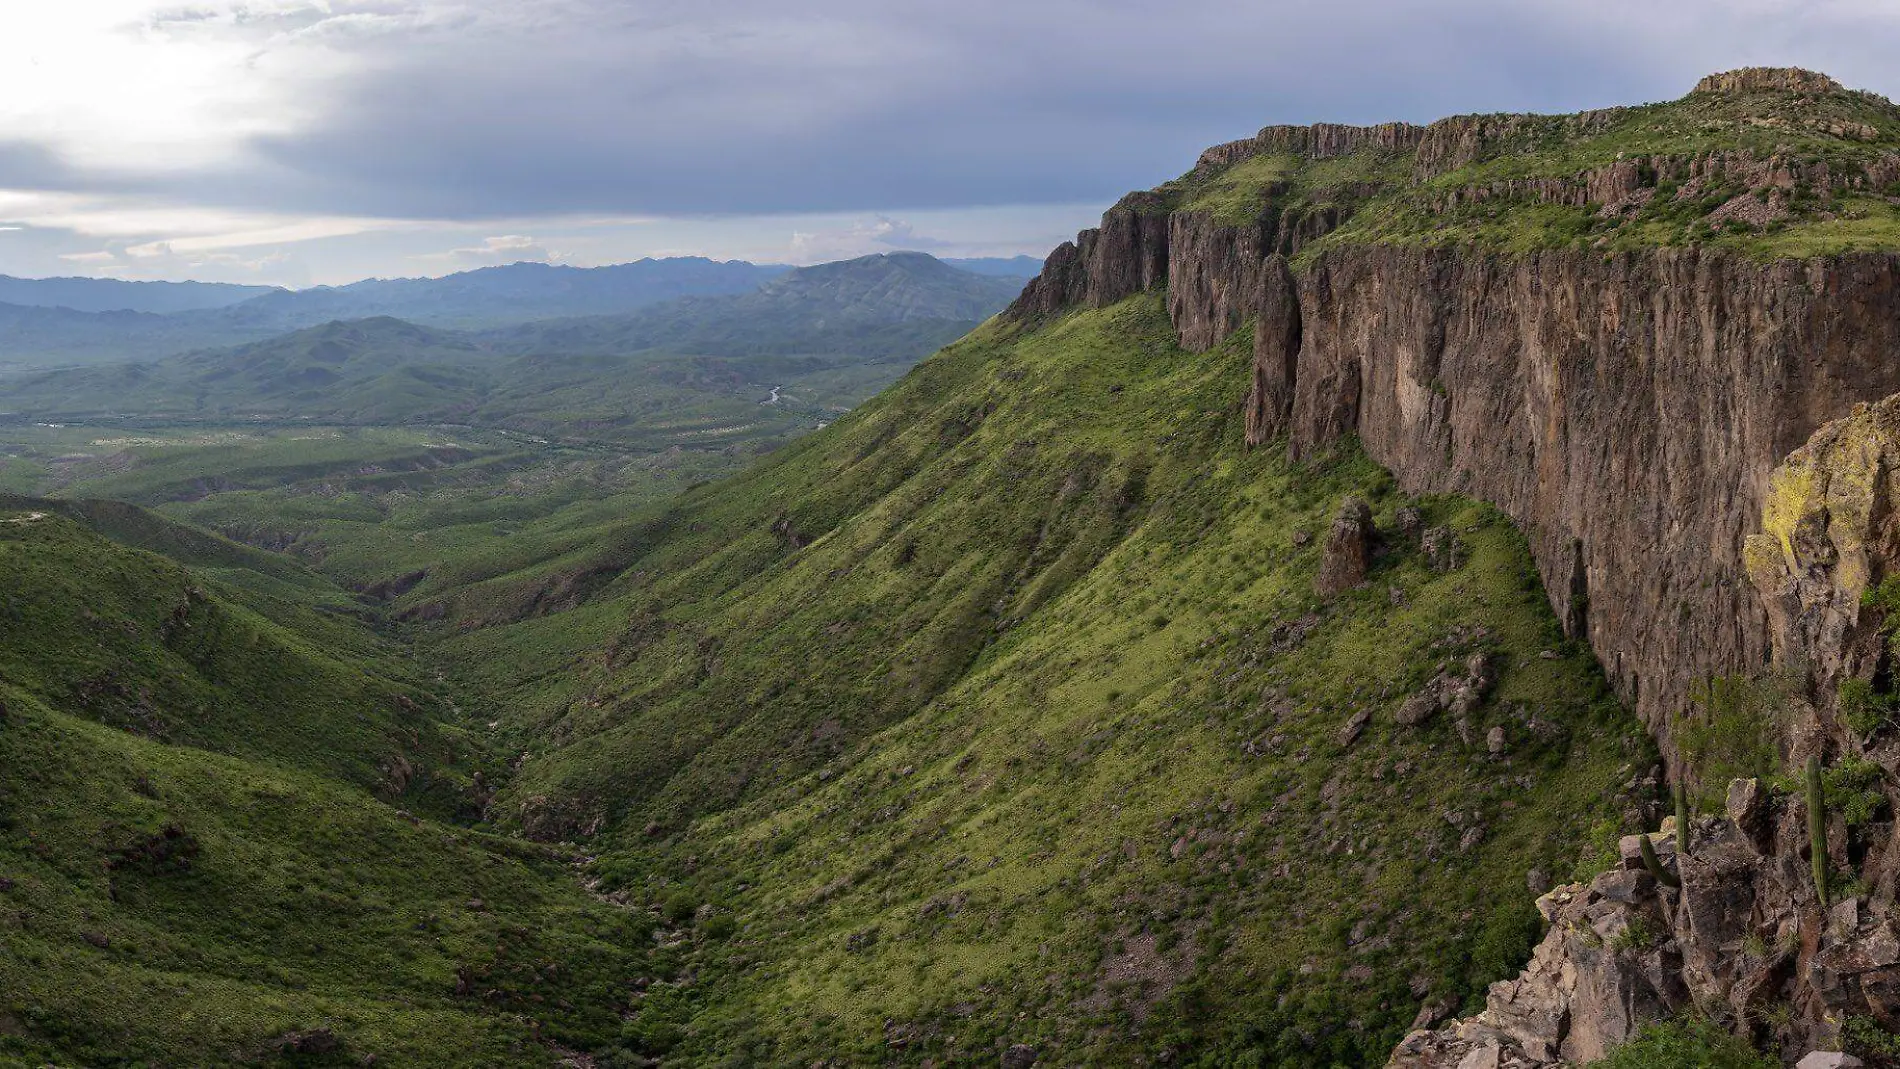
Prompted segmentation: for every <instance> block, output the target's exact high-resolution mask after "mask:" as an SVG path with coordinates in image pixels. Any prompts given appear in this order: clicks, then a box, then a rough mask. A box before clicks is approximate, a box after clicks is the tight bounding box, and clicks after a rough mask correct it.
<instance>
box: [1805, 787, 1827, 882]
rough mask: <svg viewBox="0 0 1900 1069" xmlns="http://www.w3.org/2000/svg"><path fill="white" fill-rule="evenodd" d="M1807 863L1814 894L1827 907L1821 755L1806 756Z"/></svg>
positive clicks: (1824, 810) (1825, 804)
mask: <svg viewBox="0 0 1900 1069" xmlns="http://www.w3.org/2000/svg"><path fill="white" fill-rule="evenodd" d="M1808 863H1809V864H1810V865H1812V866H1813V867H1814V896H1815V897H1816V898H1818V899H1820V901H1821V908H1823V909H1826V908H1827V799H1826V798H1825V797H1824V796H1823V794H1822V791H1821V757H1820V755H1819V754H1816V755H1814V756H1812V757H1810V758H1808Z"/></svg>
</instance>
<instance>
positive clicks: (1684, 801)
mask: <svg viewBox="0 0 1900 1069" xmlns="http://www.w3.org/2000/svg"><path fill="white" fill-rule="evenodd" d="M1676 856H1677V857H1678V858H1684V857H1688V856H1689V786H1688V784H1686V783H1684V782H1683V781H1682V780H1680V779H1678V780H1677V781H1676Z"/></svg>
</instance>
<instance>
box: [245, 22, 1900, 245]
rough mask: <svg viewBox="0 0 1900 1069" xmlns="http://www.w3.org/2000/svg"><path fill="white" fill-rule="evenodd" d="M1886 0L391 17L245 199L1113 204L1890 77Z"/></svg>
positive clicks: (830, 205)
mask: <svg viewBox="0 0 1900 1069" xmlns="http://www.w3.org/2000/svg"><path fill="white" fill-rule="evenodd" d="M1878 6H1879V5H1846V4H1838V5H1828V4H1822V5H1818V6H1817V5H1813V4H1807V5H1801V6H1799V7H1796V6H1794V5H1782V4H1754V5H1750V4H1746V3H1743V4H1734V3H1726V4H1700V5H1699V4H1688V5H1668V6H1665V5H1657V4H1650V5H1642V6H1638V5H1618V4H1609V5H1598V6H1595V7H1583V6H1578V5H1568V4H1566V5H1549V6H1545V7H1541V8H1540V7H1537V6H1533V5H1525V4H1519V3H1511V4H1506V3H1489V2H1469V0H1465V2H1457V3H1439V4H1424V3H1402V2H1371V0H1346V2H1340V3H1333V4H1315V3H1283V2H1271V3H1243V2H1233V0H1229V2H1219V3H1214V2H1206V0H1176V2H1173V3H1163V2H1154V3H1140V4H1136V3H1127V2H1081V0H1049V2H1033V0H1031V2H1025V0H963V2H960V3H957V4H954V5H951V4H934V3H933V4H893V3H868V2H858V0H807V2H806V3H803V4H798V5H786V4H782V3H767V2H761V0H736V2H698V3H631V4H630V3H617V2H608V0H553V2H542V3H534V4H495V5H483V6H480V7H469V6H463V5H446V4H444V5H441V6H437V7H435V8H434V9H433V10H431V5H430V4H429V3H420V4H419V5H409V6H405V5H402V4H394V3H385V4H381V5H378V7H379V9H380V10H381V12H382V14H381V15H379V16H378V17H377V18H375V19H364V20H358V21H355V22H352V21H349V20H346V19H343V18H338V19H332V20H328V21H325V22H319V23H318V24H316V25H314V26H312V27H310V28H309V29H307V30H305V31H304V32H306V33H311V34H316V33H323V34H328V35H331V36H332V37H333V38H334V39H336V40H341V41H344V42H345V44H344V45H343V47H346V48H348V49H350V50H352V51H353V53H354V54H356V55H357V56H359V57H360V58H361V59H362V60H363V63H364V66H363V68H362V69H361V70H359V71H358V72H357V73H356V74H354V75H353V76H351V77H350V78H348V79H345V80H343V81H342V82H341V83H340V84H337V85H333V86H330V87H328V89H327V90H326V91H327V92H328V93H329V94H331V96H330V98H329V99H328V100H326V101H325V103H324V106H323V107H322V108H321V109H319V112H318V116H317V120H316V122H315V124H314V125H313V126H310V127H307V128H305V129H302V130H300V131H298V132H296V133H294V134H288V135H282V136H278V137H275V138H272V139H270V140H269V141H266V142H259V143H258V144H257V146H256V147H257V148H258V149H260V151H261V153H262V155H263V157H264V158H265V159H267V160H268V161H270V163H271V164H273V165H274V167H273V168H272V169H271V170H270V171H268V172H265V173H264V174H262V175H247V176H245V177H244V180H243V181H241V182H233V183H232V184H231V185H230V186H229V187H228V188H227V189H226V192H227V193H228V195H229V196H231V197H234V198H243V199H247V200H251V201H271V200H278V201H294V205H293V204H288V203H277V204H272V205H271V206H273V207H292V206H294V207H295V208H297V209H300V210H322V211H333V212H352V213H370V214H386V215H397V216H418V215H421V216H431V217H437V218H440V217H444V216H453V217H482V216H494V215H522V214H532V213H545V212H621V213H656V214H682V213H684V214H691V213H751V212H768V211H820V210H834V209H852V210H874V209H882V208H894V207H907V208H918V207H931V206H949V205H985V204H1003V203H1053V202H1074V201H1084V200H1101V199H1105V198H1109V197H1112V196H1114V195H1115V194H1116V193H1118V192H1120V191H1122V190H1125V189H1129V188H1134V187H1138V186H1146V185H1151V184H1153V183H1154V182H1155V181H1157V180H1159V179H1161V178H1165V177H1167V176H1169V175H1171V174H1173V173H1176V172H1178V171H1180V170H1183V169H1185V168H1186V166H1187V165H1188V164H1190V163H1191V162H1192V160H1193V158H1194V155H1195V153H1196V152H1197V151H1198V150H1199V149H1200V148H1202V147H1204V146H1205V145H1207V144H1210V143H1213V142H1216V141H1220V140H1225V139H1230V138H1234V137H1240V136H1244V135H1246V134H1248V133H1250V132H1252V131H1253V130H1254V129H1255V128H1257V127H1258V126H1260V125H1263V124H1265V123H1269V122H1308V121H1314V120H1339V121H1361V122H1364V121H1378V120H1384V119H1394V118H1397V119H1409V120H1414V121H1424V120H1429V119H1432V118H1435V117H1437V116H1439V115H1443V114H1447V113H1454V112H1459V111H1469V110H1487V111H1488V110H1501V109H1506V108H1508V109H1512V110H1520V109H1539V110H1559V109H1561V110H1569V109H1574V108H1578V107H1585V106H1597V105H1605V104H1612V103H1621V102H1628V101H1632V100H1641V99H1656V98H1661V97H1671V96H1676V95H1679V94H1680V93H1682V92H1683V91H1685V90H1686V89H1687V88H1688V85H1689V84H1690V83H1691V82H1692V81H1693V79H1694V78H1695V77H1696V76H1697V75H1699V74H1701V73H1705V68H1706V69H1713V68H1715V67H1721V66H1732V65H1737V64H1740V63H1743V62H1756V61H1760V62H1803V63H1808V64H1812V65H1822V66H1825V65H1828V64H1829V63H1830V62H1832V63H1833V65H1834V66H1835V67H1836V68H1847V69H1836V70H1835V71H1834V73H1837V74H1838V75H1840V76H1842V77H1844V78H1847V79H1848V80H1850V81H1853V80H1854V79H1853V78H1852V76H1853V75H1854V74H1856V73H1860V74H1863V75H1866V74H1874V73H1877V72H1878V73H1881V74H1883V75H1884V60H1883V59H1881V58H1880V57H1881V55H1882V54H1883V53H1885V52H1888V51H1889V50H1890V49H1891V48H1892V46H1893V45H1895V44H1896V43H1900V40H1896V35H1895V33H1894V32H1893V31H1894V25H1895V23H1894V19H1893V18H1892V17H1891V16H1885V17H1882V16H1880V15H1878V13H1877V10H1876V9H1877V8H1878ZM405 12H407V13H408V14H410V15H414V16H417V17H413V18H408V19H407V20H406V21H405V19H404V18H403V17H402V16H404V14H405ZM1870 12H1873V13H1872V14H1870ZM423 15H427V16H428V17H421V16H423ZM1849 22H1852V23H1853V27H1854V29H1853V32H1852V33H1846V32H1841V25H1842V24H1845V23H1849ZM1830 26H1833V27H1834V31H1833V32H1832V33H1830V32H1829V27H1830ZM1862 84H1865V83H1864V80H1863V82H1862ZM1875 88H1879V87H1878V86H1875Z"/></svg>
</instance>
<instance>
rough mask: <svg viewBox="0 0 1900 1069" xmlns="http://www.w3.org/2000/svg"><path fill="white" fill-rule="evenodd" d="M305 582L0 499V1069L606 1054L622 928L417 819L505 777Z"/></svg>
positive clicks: (106, 516)
mask: <svg viewBox="0 0 1900 1069" xmlns="http://www.w3.org/2000/svg"><path fill="white" fill-rule="evenodd" d="M102 531H103V532H110V533H112V534H113V535H115V536H116V537H117V538H120V539H124V540H125V541H123V542H122V541H114V540H112V539H109V538H107V537H106V536H105V535H104V534H102V533H101V532H102ZM127 543H136V544H138V545H143V546H150V547H152V548H163V549H166V550H168V551H170V552H172V553H174V554H176V555H177V556H178V557H180V558H184V559H188V560H191V561H192V562H193V563H194V564H196V565H199V566H201V568H202V570H194V569H188V568H186V567H184V566H182V565H180V564H179V563H177V561H175V560H171V559H167V558H165V557H160V556H158V555H156V554H155V553H152V552H148V551H146V550H144V549H137V548H133V547H132V545H130V544H127ZM210 573H216V574H217V575H218V576H220V577H221V578H222V579H223V580H225V581H220V579H214V578H212V577H211V574H210ZM324 585H325V584H324V583H323V581H322V580H321V579H319V578H318V577H316V576H314V575H311V574H309V573H307V572H304V571H303V570H302V569H299V568H298V567H297V566H295V565H294V564H291V563H289V562H287V561H285V560H283V559H281V558H274V557H270V556H268V555H266V554H262V553H259V552H257V551H255V550H251V549H247V548H245V547H241V546H237V545H234V544H231V543H226V542H223V541H222V540H219V539H216V538H213V537H210V536H206V535H203V534H200V533H198V532H193V531H190V530H188V529H184V528H179V527H177V526H175V525H172V524H168V523H166V522H165V521H162V520H159V519H157V518H156V517H152V516H150V515H149V514H144V513H139V512H138V511H137V510H134V509H130V508H127V507H126V506H122V505H114V504H111V503H92V502H85V503H69V502H43V501H37V500H32V499H19V498H11V499H0V591H4V593H0V1064H34V1065H38V1064H46V1063H53V1064H62V1065H74V1064H83V1065H150V1066H177V1065H213V1064H220V1065H222V1064H249V1063H274V1062H278V1061H280V1060H282V1057H283V1052H282V1051H280V1049H279V1046H280V1043H281V1042H282V1041H285V1037H286V1036H292V1035H293V1034H294V1033H299V1032H308V1031H310V1030H313V1029H326V1030H328V1031H329V1032H330V1033H332V1034H333V1035H334V1036H336V1037H339V1038H340V1040H341V1044H342V1047H341V1049H340V1050H339V1051H336V1052H332V1053H329V1054H323V1053H321V1052H314V1053H310V1054H308V1055H307V1056H305V1055H299V1056H298V1057H297V1058H293V1059H292V1060H295V1061H301V1063H303V1064H364V1063H363V1061H362V1059H363V1058H364V1057H365V1056H375V1057H377V1058H379V1059H381V1060H382V1062H383V1064H401V1065H439V1066H463V1065H498V1066H499V1065H536V1064H544V1065H551V1064H553V1063H554V1062H555V1061H556V1059H557V1056H558V1050H557V1048H556V1047H555V1046H554V1044H556V1043H560V1044H571V1045H574V1046H577V1047H579V1048H581V1049H592V1050H609V1051H611V1050H612V1049H614V1048H616V1047H617V1046H618V1045H619V1044H620V1042H621V1035H620V1033H621V1030H622V1027H623V1025H622V1021H621V1013H622V1011H623V1009H624V1006H625V1001H626V999H627V996H628V992H629V990H630V988H629V984H630V983H631V981H632V980H633V979H634V978H635V977H637V976H638V975H640V974H642V973H643V972H644V971H645V970H646V969H647V968H648V967H649V966H648V963H647V961H646V957H647V953H648V952H647V950H646V946H647V944H648V930H649V928H650V922H649V921H647V919H646V918H645V917H643V916H638V915H635V914H632V913H629V912H627V911H625V910H623V909H620V908H617V907H614V906H611V905H608V904H604V903H601V902H598V901H596V900H594V899H593V898H591V897H590V896H589V895H588V894H586V893H585V892H584V891H583V889H582V888H581V886H580V883H579V881H578V880H576V879H575V877H574V874H573V872H572V871H571V868H570V863H571V860H572V859H571V858H570V857H568V856H567V855H565V854H563V853H560V852H557V851H551V850H548V849H545V848H541V847H533V846H526V845H523V844H520V843H518V842H514V841H510V840H506V839H500V838H496V837H493V836H488V835H481V834H476V833H472V832H469V831H467V830H465V829H463V828H460V827H456V826H454V825H452V824H447V823H441V822H439V821H438V820H437V819H431V816H430V815H431V814H435V815H439V816H440V817H443V818H447V817H453V816H458V815H459V816H461V817H463V818H472V817H475V816H478V815H479V813H480V811H481V808H482V804H483V803H484V802H485V800H486V795H487V790H488V788H487V786H486V784H487V783H492V782H493V781H494V780H495V779H497V778H499V777H500V776H502V775H505V766H504V765H503V764H502V763H501V762H500V761H498V760H495V759H494V758H493V756H492V754H491V753H490V752H489V751H488V750H487V748H486V747H485V746H484V745H482V744H481V743H479V742H478V741H476V740H474V739H473V738H471V737H470V735H469V733H468V732H466V731H465V730H464V729H463V728H462V727H461V725H460V724H459V723H458V722H457V721H458V718H457V717H456V716H455V715H454V713H453V710H451V709H450V708H448V707H447V706H446V705H445V704H444V703H442V702H441V701H440V700H439V699H437V698H435V697H434V696H432V695H431V694H430V693H428V691H427V690H425V689H424V688H423V687H421V686H419V685H418V684H417V681H416V679H414V678H412V677H414V676H417V675H419V674H420V673H419V672H417V671H416V670H415V669H414V668H413V667H412V666H410V665H409V664H408V663H406V659H405V658H404V657H403V656H402V655H400V653H399V651H397V650H396V649H394V648H393V647H392V646H390V644H389V643H388V642H387V641H386V640H384V639H382V638H380V637H378V636H377V635H375V634H373V633H371V632H369V631H368V630H366V629H365V628H364V627H363V626H362V625H361V624H360V623H359V622H357V621H354V620H352V619H350V618H348V617H342V616H337V615H335V614H333V613H329V614H327V613H321V612H318V611H316V610H315V609H314V608H313V607H312V606H313V604H314V603H316V602H317V598H318V595H319V593H320V592H321V591H322V590H323V589H324ZM484 772H486V778H484V776H483V773H484ZM378 796H380V798H381V799H383V800H378ZM397 806H401V807H403V808H401V809H399V808H397ZM412 812H413V814H415V815H412ZM291 1053H293V1054H295V1053H296V1052H295V1051H292V1052H291Z"/></svg>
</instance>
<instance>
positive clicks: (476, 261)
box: [417, 234, 567, 265]
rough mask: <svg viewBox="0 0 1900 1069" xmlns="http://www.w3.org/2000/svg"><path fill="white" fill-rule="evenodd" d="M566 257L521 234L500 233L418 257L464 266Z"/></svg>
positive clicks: (540, 261)
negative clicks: (466, 244)
mask: <svg viewBox="0 0 1900 1069" xmlns="http://www.w3.org/2000/svg"><path fill="white" fill-rule="evenodd" d="M566 258H567V257H566V255H565V254H562V253H557V252H552V251H550V250H549V249H548V247H547V246H546V245H543V244H541V243H540V242H538V241H536V240H534V239H533V238H531V237H528V236H526V235H523V234H503V235H501V236H499V237H489V238H483V239H482V243H481V244H480V245H474V246H470V247H466V248H460V249H450V250H449V251H448V252H444V253H425V254H423V255H421V256H418V257H417V259H423V260H452V261H454V262H456V263H458V264H466V265H484V264H513V263H522V262H524V261H528V262H533V263H552V262H554V261H556V260H565V259H566Z"/></svg>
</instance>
